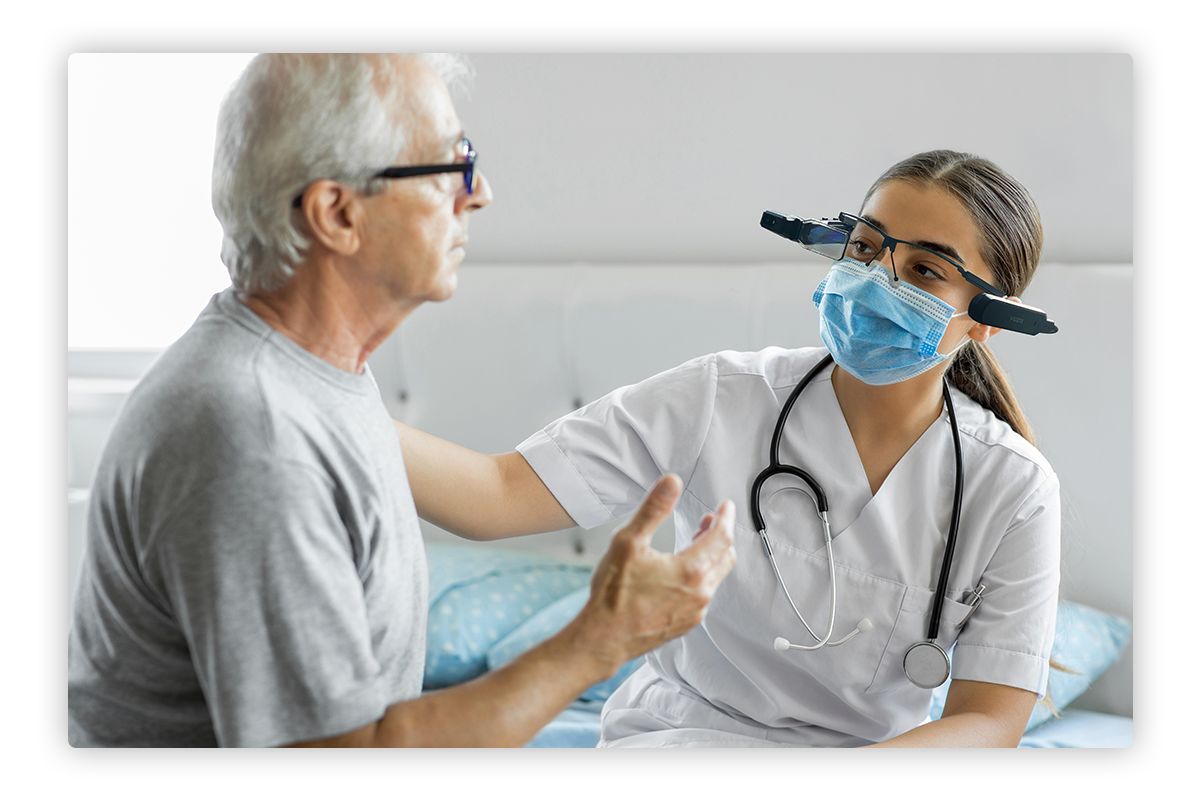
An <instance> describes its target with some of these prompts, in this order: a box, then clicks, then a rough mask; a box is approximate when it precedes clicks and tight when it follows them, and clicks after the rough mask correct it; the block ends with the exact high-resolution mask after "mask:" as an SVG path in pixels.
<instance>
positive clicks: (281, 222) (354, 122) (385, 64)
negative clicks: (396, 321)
mask: <svg viewBox="0 0 1200 800" xmlns="http://www.w3.org/2000/svg"><path fill="white" fill-rule="evenodd" d="M422 58H424V59H425V61H426V62H427V63H428V64H429V65H430V66H431V67H432V68H433V69H434V71H435V72H437V73H438V75H439V77H441V78H442V81H443V82H444V83H445V84H446V85H447V86H448V87H452V88H454V89H456V90H458V89H460V88H462V89H465V88H466V86H467V84H468V82H469V81H470V79H471V78H472V68H471V65H470V63H469V62H468V61H467V60H466V59H465V58H463V57H461V56H454V55H450V54H446V53H436V54H427V55H423V56H422ZM400 89H401V83H400V81H399V80H398V71H397V64H396V60H395V59H393V58H390V57H386V56H379V55H362V54H320V55H300V54H263V55H259V56H257V57H256V58H255V59H254V60H253V61H251V62H250V64H249V65H248V66H247V67H246V69H245V71H244V72H243V73H242V74H241V76H240V77H239V78H238V79H237V80H236V81H235V82H234V83H233V86H231V87H230V89H229V92H228V93H227V94H226V96H225V99H224V101H223V102H222V103H221V111H220V114H219V115H218V118H217V139H216V149H215V152H214V156H213V180H212V204H213V211H214V212H216V215H217V219H218V220H219V221H220V222H221V227H222V229H223V230H224V241H223V242H222V245H221V261H223V262H224V263H225V266H226V268H227V269H228V270H229V277H230V278H231V279H232V281H233V285H234V286H235V287H237V288H238V289H239V290H241V291H244V292H258V291H273V290H275V289H279V288H281V287H282V286H284V285H285V284H286V283H287V281H288V280H289V279H290V278H291V276H292V274H293V272H294V267H295V265H296V264H297V263H299V262H300V261H301V260H302V259H303V258H304V253H305V251H306V250H307V249H308V247H309V245H310V244H311V242H310V241H309V239H308V237H307V236H305V235H304V234H303V233H302V232H301V231H300V230H299V229H298V228H297V227H296V225H295V222H294V220H295V216H294V215H295V214H298V213H299V212H296V211H294V210H293V208H292V201H293V199H294V198H295V197H296V196H297V195H299V194H300V193H301V192H303V190H304V187H305V186H307V185H308V184H310V183H312V182H313V181H315V180H319V179H322V178H328V179H333V180H338V181H341V182H344V183H345V184H346V185H348V186H350V187H351V188H353V189H354V190H355V191H358V192H361V193H363V194H367V195H370V194H374V193H376V192H378V191H380V189H381V188H382V186H384V185H385V183H384V181H382V180H380V179H376V178H373V177H372V176H373V174H374V173H375V172H376V171H378V170H380V169H382V168H383V167H386V166H388V165H389V164H391V163H392V162H393V161H395V159H396V156H397V155H398V154H399V153H401V152H403V151H404V149H405V148H406V147H407V146H408V142H409V131H408V129H407V123H408V120H406V119H400V118H398V116H399V115H397V114H395V113H394V109H395V107H396V99H397V96H398V94H399V92H400Z"/></svg>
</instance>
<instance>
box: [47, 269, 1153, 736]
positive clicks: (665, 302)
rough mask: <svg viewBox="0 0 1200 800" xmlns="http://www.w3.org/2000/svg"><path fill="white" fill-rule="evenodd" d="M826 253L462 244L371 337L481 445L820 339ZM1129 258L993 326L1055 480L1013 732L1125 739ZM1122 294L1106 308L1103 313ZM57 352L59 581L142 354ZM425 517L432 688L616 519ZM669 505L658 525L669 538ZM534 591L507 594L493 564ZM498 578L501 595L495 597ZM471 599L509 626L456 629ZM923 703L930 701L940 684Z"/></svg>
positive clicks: (462, 673) (506, 630)
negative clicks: (1052, 659) (427, 291)
mask: <svg viewBox="0 0 1200 800" xmlns="http://www.w3.org/2000/svg"><path fill="white" fill-rule="evenodd" d="M827 270H828V262H827V261H826V262H822V261H819V260H817V259H816V258H815V257H814V259H813V260H812V261H811V262H808V261H801V262H798V263H789V264H750V265H747V264H736V265H702V266H701V265H684V264H679V265H663V264H647V265H620V266H615V265H598V264H597V265H585V264H562V265H544V266H520V265H500V264H485V265H474V264H468V265H465V266H463V267H462V268H461V269H460V272H459V281H458V283H459V288H458V292H457V294H456V295H455V297H454V298H453V299H452V300H450V301H449V302H446V303H441V304H426V305H425V306H423V307H422V308H420V309H418V310H417V311H416V312H415V313H414V314H413V315H412V316H411V317H410V318H409V319H408V320H407V321H406V322H405V323H404V325H403V326H402V327H401V328H400V330H399V331H398V332H397V333H396V334H394V335H393V336H392V337H391V338H390V339H389V340H388V341H387V342H385V343H384V344H383V345H382V346H381V347H380V348H379V349H378V350H377V351H376V352H375V353H374V354H373V355H372V357H371V360H370V363H371V367H372V370H373V371H374V374H375V376H376V378H377V380H378V382H379V385H380V389H381V392H382V394H383V398H384V402H385V403H386V404H387V406H388V408H389V410H390V411H391V413H392V415H393V416H394V417H395V418H397V419H400V420H402V421H404V422H407V423H408V424H410V425H413V426H415V427H417V428H420V429H423V430H426V431H428V432H430V433H432V434H434V435H437V436H441V437H444V438H446V439H449V440H451V441H454V442H457V443H459V444H462V445H465V446H467V447H470V448H473V449H476V450H480V451H483V452H505V451H509V450H512V449H513V448H514V446H515V445H517V444H518V443H519V442H521V441H522V440H523V439H524V438H525V437H527V436H528V435H529V434H531V433H532V432H534V431H535V430H537V429H539V428H541V427H542V426H544V425H545V424H547V423H548V422H550V421H552V420H554V419H556V418H557V417H559V416H561V415H562V414H565V413H568V412H570V411H572V410H574V409H575V408H578V407H580V406H582V405H583V404H585V403H587V402H590V401H592V400H595V399H596V398H598V397H600V396H602V395H603V394H606V393H607V392H609V391H611V390H612V389H615V388H617V387H619V386H622V385H625V384H628V383H633V382H636V381H639V380H642V379H644V378H646V377H649V376H651V375H653V374H655V373H657V372H660V371H662V370H664V369H667V368H669V367H673V366H676V365H677V364H680V363H682V362H683V361H686V360H688V359H690V358H693V357H696V356H699V355H703V354H706V353H710V352H714V351H718V350H727V349H732V350H758V349H761V348H763V347H766V346H768V345H778V346H783V347H799V346H806V345H816V344H819V343H820V342H819V337H818V336H817V333H816V331H817V317H816V311H815V309H814V308H813V305H812V303H811V300H810V297H811V293H812V290H813V288H814V287H815V286H816V285H817V283H818V282H819V281H820V279H821V277H823V275H824V274H825V272H826V271H827ZM1132 278H1133V268H1132V266H1131V265H1129V264H1096V265H1076V264H1071V265H1061V264H1046V265H1043V266H1042V267H1041V268H1040V270H1039V273H1038V276H1037V277H1036V278H1035V280H1034V282H1033V285H1032V286H1031V288H1030V290H1029V291H1028V292H1027V293H1026V296H1025V300H1026V302H1028V303H1030V304H1032V305H1035V306H1038V307H1041V308H1044V309H1045V310H1046V311H1047V312H1048V313H1049V315H1050V317H1051V319H1053V320H1055V321H1056V322H1057V323H1058V325H1059V329H1060V332H1059V333H1057V334H1054V335H1052V336H1045V335H1043V336H1037V337H1020V336H1017V335H1015V334H1004V335H1001V336H999V337H997V338H996V339H994V340H993V345H994V349H995V351H996V352H997V354H998V356H999V358H1000V359H1001V361H1002V363H1004V365H1005V366H1006V367H1007V368H1008V371H1009V375H1010V378H1011V379H1012V382H1013V384H1014V386H1015V388H1016V391H1017V394H1018V396H1019V397H1020V399H1021V401H1022V403H1023V405H1024V407H1025V409H1026V412H1027V413H1028V415H1029V416H1030V418H1031V420H1032V423H1033V427H1034V429H1035V432H1036V434H1037V436H1038V437H1039V445H1040V447H1041V449H1042V450H1043V452H1044V453H1045V454H1046V456H1047V457H1048V458H1049V460H1050V462H1051V463H1052V464H1053V465H1054V466H1055V468H1056V470H1057V471H1058V473H1059V476H1060V479H1061V484H1062V495H1063V548H1062V549H1063V583H1062V591H1061V598H1062V603H1061V604H1060V626H1059V630H1058V631H1057V634H1056V651H1055V654H1056V656H1058V660H1060V661H1062V662H1064V663H1065V664H1067V665H1068V666H1070V667H1072V669H1073V672H1072V673H1056V674H1055V677H1054V683H1053V684H1052V689H1053V692H1054V696H1055V699H1056V701H1057V703H1058V706H1059V708H1060V709H1061V715H1060V716H1058V717H1053V718H1051V717H1048V714H1049V711H1048V709H1045V708H1039V710H1038V711H1035V718H1034V720H1033V722H1038V723H1040V724H1036V725H1031V727H1030V729H1029V731H1028V732H1027V735H1026V737H1025V739H1024V740H1023V744H1024V745H1025V746H1030V747H1123V746H1128V745H1129V744H1130V742H1131V740H1132V726H1133V721H1132V717H1133V700H1132V695H1133V688H1132V683H1133V680H1132V662H1133V645H1132V635H1131V630H1132V624H1131V620H1132V612H1133V609H1132V593H1133V589H1132V582H1133V579H1132V566H1131V565H1132V553H1133V502H1134V500H1133V495H1132V492H1131V491H1130V489H1129V487H1130V486H1132V485H1133V474H1132V463H1133V396H1132V385H1133V380H1132V377H1133V353H1132V344H1131V342H1132V339H1133V336H1132V323H1131V316H1132V315H1131V297H1132ZM1114 312H1116V313H1114ZM92 355H93V354H87V353H68V362H67V370H68V416H67V428H68V449H69V457H68V461H69V463H68V473H69V475H68V486H69V488H68V547H67V556H68V601H69V593H70V590H71V587H73V586H74V575H75V573H76V571H77V570H78V564H79V559H80V554H81V553H82V548H83V517H84V509H85V508H86V502H87V492H86V489H85V488H84V487H86V486H87V484H88V482H89V478H90V475H91V472H92V470H93V469H94V464H95V460H96V457H97V455H98V452H99V449H100V447H101V445H102V443H103V440H104V438H105V436H106V435H107V431H108V427H109V426H110V425H111V422H112V418H113V416H114V415H115V412H116V410H117V408H118V407H119V405H120V402H121V399H122V398H123V396H124V393H125V392H127V391H128V389H129V388H130V387H131V386H132V385H133V383H134V381H135V380H136V377H137V375H139V374H140V373H141V371H143V370H144V369H145V367H146V366H147V365H148V364H149V363H150V362H151V361H152V360H153V358H154V357H155V356H156V353H153V352H129V353H109V354H105V357H104V358H103V359H97V358H94V357H92ZM422 525H423V534H424V537H425V539H426V542H427V544H428V546H429V557H430V569H431V592H430V625H429V631H430V633H429V642H428V652H429V657H428V659H427V664H426V667H427V678H426V686H427V688H430V689H433V688H437V687H441V686H447V685H452V684H454V683H456V682H459V681H462V680H466V679H469V678H470V677H473V676H474V675H477V674H480V673H481V672H482V671H485V670H487V669H492V668H495V667H496V666H499V665H501V664H503V663H505V662H506V661H507V660H508V659H510V658H512V657H514V656H515V655H516V654H518V653H519V652H521V651H522V650H523V649H526V648H528V647H529V646H532V645H533V644H535V643H536V642H537V641H540V640H541V639H543V638H545V637H547V636H549V635H552V634H553V633H554V631H555V630H557V628H558V627H561V625H562V624H565V622H566V621H567V620H568V619H570V617H571V616H573V615H574V613H575V612H576V611H578V608H579V607H581V606H582V604H583V602H584V601H585V600H586V591H587V588H586V587H587V580H588V576H589V575H590V570H591V567H592V566H593V565H594V564H595V562H596V560H597V559H598V558H599V556H600V555H601V554H602V553H603V551H604V549H605V548H606V546H607V540H608V536H609V534H610V533H611V531H612V529H613V528H614V527H616V525H615V524H614V525H609V526H604V527H602V528H599V529H595V530H592V531H587V532H585V531H582V530H579V529H573V530H569V531H565V532H558V533H551V534H539V535H536V536H529V537H523V538H521V539H516V540H507V541H504V542H502V543H499V544H475V543H467V544H464V543H462V541H461V540H458V539H457V538H456V537H453V536H451V535H450V534H448V533H446V532H445V531H442V530H439V529H437V528H436V527H434V526H432V525H427V524H425V523H422ZM672 537H673V530H672V529H671V524H670V522H669V521H668V522H667V523H665V524H664V525H663V526H662V528H660V530H659V531H658V532H657V533H656V534H655V537H654V544H655V546H657V547H658V548H659V549H663V550H668V549H670V546H671V542H672ZM516 582H519V583H520V584H521V585H523V586H527V587H528V586H537V587H539V589H540V591H539V592H537V594H538V595H539V598H540V599H539V600H538V601H536V602H527V601H526V602H521V603H519V604H516V605H511V607H510V606H506V605H504V604H505V603H506V602H508V601H507V600H506V599H505V598H507V597H509V596H510V595H511V594H514V593H515V591H514V592H508V591H501V588H502V587H503V585H505V584H506V583H508V584H515V583H516ZM495 597H500V598H501V599H500V600H496V599H494V598H495ZM477 608H490V610H491V611H492V612H493V616H495V613H494V612H495V611H497V610H502V611H504V612H505V620H506V621H505V622H504V624H493V625H491V626H486V627H479V629H478V631H475V630H472V625H471V622H470V620H467V619H465V617H466V616H467V615H472V616H473V614H474V611H475V609H477ZM635 666H636V662H634V663H631V664H628V665H626V666H625V667H623V668H622V671H621V672H619V673H618V674H617V675H616V676H614V678H613V679H611V680H610V681H606V682H604V683H602V684H599V685H597V686H595V687H592V688H590V689H589V690H588V691H587V692H585V693H584V694H583V695H581V696H580V698H579V699H578V700H577V701H576V702H575V703H574V704H573V705H572V707H571V708H569V709H568V710H567V711H565V712H564V713H563V714H562V715H560V717H559V718H558V719H556V720H555V721H554V722H553V723H551V724H550V725H549V726H547V727H546V728H545V729H544V730H543V731H542V732H541V733H539V734H538V736H537V737H536V738H535V739H534V741H533V742H532V743H531V744H532V745H533V746H543V747H590V746H592V745H593V744H594V743H595V741H596V737H597V735H598V730H599V716H598V711H599V707H600V706H601V705H602V704H603V700H604V698H605V697H607V696H608V694H610V693H611V691H612V689H613V688H614V687H615V685H616V684H617V683H618V682H619V681H620V679H622V678H623V677H624V676H625V675H627V674H628V673H629V672H630V671H631V670H632V669H633V667H635ZM931 711H932V712H933V713H935V714H936V713H937V711H938V708H937V701H936V700H935V703H934V706H933V708H931Z"/></svg>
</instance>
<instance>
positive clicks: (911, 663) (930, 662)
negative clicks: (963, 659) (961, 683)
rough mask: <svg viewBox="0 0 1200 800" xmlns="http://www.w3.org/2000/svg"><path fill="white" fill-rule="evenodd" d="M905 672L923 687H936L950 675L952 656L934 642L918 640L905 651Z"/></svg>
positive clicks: (911, 679) (910, 678)
mask: <svg viewBox="0 0 1200 800" xmlns="http://www.w3.org/2000/svg"><path fill="white" fill-rule="evenodd" d="M904 674H905V675H907V676H908V679H909V680H910V681H912V682H913V683H915V684H916V685H917V686H920V687H921V688H922V689H936V688H937V687H939V686H941V685H942V684H943V683H945V682H946V679H947V678H949V677H950V657H949V656H947V655H946V651H945V650H943V649H942V648H941V647H939V646H938V645H937V644H936V643H934V642H917V643H916V644H914V645H912V646H911V647H909V648H908V649H907V650H905V651H904Z"/></svg>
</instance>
